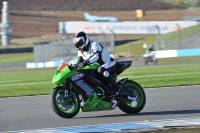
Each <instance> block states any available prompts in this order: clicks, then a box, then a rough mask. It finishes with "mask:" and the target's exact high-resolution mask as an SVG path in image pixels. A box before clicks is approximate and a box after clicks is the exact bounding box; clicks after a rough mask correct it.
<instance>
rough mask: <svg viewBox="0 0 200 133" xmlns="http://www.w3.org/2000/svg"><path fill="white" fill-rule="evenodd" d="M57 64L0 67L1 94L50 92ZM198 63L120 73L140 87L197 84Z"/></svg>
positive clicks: (21, 94)
mask: <svg viewBox="0 0 200 133" xmlns="http://www.w3.org/2000/svg"><path fill="white" fill-rule="evenodd" d="M55 71H56V68H48V69H43V68H42V69H7V70H0V73H1V75H0V79H1V80H0V97H13V96H27V95H43V94H50V93H51V91H52V88H53V87H55V85H53V84H52V83H51V80H52V77H53V75H54V73H55ZM199 75H200V64H187V65H168V66H143V67H131V68H129V69H127V70H126V71H125V72H124V73H122V74H121V75H120V76H119V79H121V78H125V77H128V78H129V79H131V80H134V81H136V82H138V83H139V84H141V86H142V87H144V88H148V87H162V86H181V85H196V84H200V76H199Z"/></svg>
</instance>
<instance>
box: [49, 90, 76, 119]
mask: <svg viewBox="0 0 200 133" xmlns="http://www.w3.org/2000/svg"><path fill="white" fill-rule="evenodd" d="M64 91H65V90H64V89H63V88H59V87H57V88H55V89H54V90H53V91H52V93H51V107H52V109H53V111H54V112H55V113H56V114H57V115H58V116H60V117H62V118H72V117H74V116H76V115H77V114H78V112H79V110H80V100H79V97H78V96H77V94H76V93H74V92H71V96H72V97H71V99H70V100H72V101H70V102H69V101H68V98H65V97H64ZM72 104H73V105H72ZM69 106H71V107H69ZM67 107H69V108H68V109H67Z"/></svg>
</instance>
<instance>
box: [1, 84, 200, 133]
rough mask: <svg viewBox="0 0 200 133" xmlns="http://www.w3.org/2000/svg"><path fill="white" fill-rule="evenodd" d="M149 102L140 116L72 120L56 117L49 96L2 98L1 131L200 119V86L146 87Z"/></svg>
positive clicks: (88, 115) (103, 114) (83, 115)
mask: <svg viewBox="0 0 200 133" xmlns="http://www.w3.org/2000/svg"><path fill="white" fill-rule="evenodd" d="M145 92H146V97H147V103H146V106H145V107H144V109H143V110H142V111H141V112H140V113H138V114H125V113H123V112H122V111H121V110H119V109H118V108H117V109H115V110H112V111H98V112H79V114H78V115H77V116H75V117H74V118H72V119H64V118H60V117H59V116H57V115H56V114H55V113H54V112H53V110H52V109H51V106H50V96H49V95H45V96H30V97H29V96H28V97H16V98H0V132H4V131H19V130H31V129H43V128H55V127H70V126H82V125H97V124H107V123H121V122H136V121H145V120H150V121H151V120H162V119H176V118H190V117H200V103H199V101H200V96H199V94H200V86H198V85H194V86H182V87H181V86H177V87H162V88H146V89H145Z"/></svg>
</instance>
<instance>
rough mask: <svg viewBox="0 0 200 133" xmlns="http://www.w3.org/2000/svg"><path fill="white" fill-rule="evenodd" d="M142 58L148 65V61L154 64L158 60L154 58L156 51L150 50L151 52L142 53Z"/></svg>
mask: <svg viewBox="0 0 200 133" xmlns="http://www.w3.org/2000/svg"><path fill="white" fill-rule="evenodd" d="M143 59H144V63H145V65H148V63H149V62H151V63H153V64H154V65H156V64H157V62H158V59H157V58H156V52H154V51H152V52H150V53H149V52H148V51H147V52H146V53H145V54H144V55H143Z"/></svg>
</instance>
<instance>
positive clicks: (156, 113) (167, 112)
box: [74, 109, 200, 119]
mask: <svg viewBox="0 0 200 133" xmlns="http://www.w3.org/2000/svg"><path fill="white" fill-rule="evenodd" d="M197 113H200V110H199V109H197V110H174V111H158V112H140V113H137V114H113V115H101V116H91V117H88V116H87V117H76V118H74V119H79V118H98V117H99V118H100V117H122V116H140V115H141V116H145V115H172V114H197Z"/></svg>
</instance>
